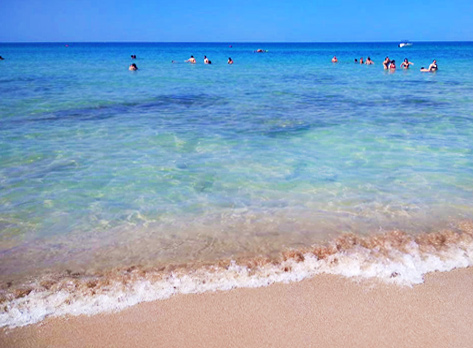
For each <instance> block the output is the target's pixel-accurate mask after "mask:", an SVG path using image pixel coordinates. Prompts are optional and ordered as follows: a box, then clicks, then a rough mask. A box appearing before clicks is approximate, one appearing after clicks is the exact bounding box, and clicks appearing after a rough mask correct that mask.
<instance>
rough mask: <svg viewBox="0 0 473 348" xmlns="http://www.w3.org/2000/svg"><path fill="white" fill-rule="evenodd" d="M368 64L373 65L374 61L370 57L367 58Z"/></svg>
mask: <svg viewBox="0 0 473 348" xmlns="http://www.w3.org/2000/svg"><path fill="white" fill-rule="evenodd" d="M365 64H366V65H373V64H374V62H373V61H372V60H371V58H370V57H368V58H366V62H365Z"/></svg>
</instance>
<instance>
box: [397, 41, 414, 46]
mask: <svg viewBox="0 0 473 348" xmlns="http://www.w3.org/2000/svg"><path fill="white" fill-rule="evenodd" d="M398 46H399V47H400V48H403V47H407V46H412V42H409V41H403V42H401V43H400V44H399V45H398Z"/></svg>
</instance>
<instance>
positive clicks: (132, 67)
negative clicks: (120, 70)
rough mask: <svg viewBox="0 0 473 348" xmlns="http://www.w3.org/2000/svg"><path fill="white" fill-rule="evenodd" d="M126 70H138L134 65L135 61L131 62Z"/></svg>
mask: <svg viewBox="0 0 473 348" xmlns="http://www.w3.org/2000/svg"><path fill="white" fill-rule="evenodd" d="M128 70H130V71H135V70H138V67H137V66H136V64H135V63H133V64H131V65H130V66H129V67H128Z"/></svg>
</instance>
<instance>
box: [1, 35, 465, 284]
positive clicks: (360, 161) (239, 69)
mask: <svg viewBox="0 0 473 348" xmlns="http://www.w3.org/2000/svg"><path fill="white" fill-rule="evenodd" d="M232 45H233V47H229V44H228V43H222V44H183V43H182V44H155V43H153V44H151V43H150V44H136V43H133V44H132V43H130V44H85V43H83V44H69V47H65V45H64V44H0V55H2V56H3V57H5V60H4V61H0V95H1V99H0V151H1V152H0V153H1V156H0V279H1V280H2V281H6V280H10V279H13V278H14V277H15V276H24V275H30V274H35V275H38V274H40V273H42V272H48V271H50V270H55V269H61V268H69V269H70V268H71V267H76V268H79V269H82V270H88V269H101V268H107V267H114V266H117V265H127V264H151V265H155V264H168V263H180V262H189V261H211V260H216V259H220V258H229V257H230V258H234V257H239V256H244V255H258V254H264V255H271V254H273V253H277V252H279V251H280V250H282V249H284V248H288V247H297V246H302V245H308V244H311V243H314V242H317V241H320V240H325V239H328V238H331V237H332V236H334V235H337V234H339V233H343V232H354V233H359V234H372V233H378V232H380V231H389V230H393V229H401V230H404V231H407V232H408V233H412V234H415V233H419V232H426V231H436V230H440V229H442V228H444V227H448V226H449V225H450V224H452V223H455V222H457V221H461V220H465V219H472V218H473V70H472V69H471V62H472V59H473V43H415V44H414V46H412V47H409V48H403V49H399V48H397V44H395V43H382V44H374V43H369V44H368V43H366V44H363V43H360V44H241V43H239V44H232ZM258 48H263V49H267V50H268V52H267V53H264V54H256V53H253V51H254V50H256V49H258ZM131 54H136V55H137V56H138V59H137V60H133V61H132V60H131V59H130V55H131ZM191 54H192V55H194V56H195V57H196V58H197V61H198V64H196V65H189V64H186V63H184V60H185V59H187V58H188V57H189V56H190V55H191ZM204 54H205V55H207V56H208V57H209V58H210V59H211V60H212V63H213V64H212V65H210V66H206V65H204V64H203V55H204ZM333 55H337V57H338V58H339V63H338V64H332V63H331V62H330V60H331V58H332V56H333ZM386 55H388V56H389V57H390V58H391V59H395V60H396V62H397V65H398V66H399V64H400V63H401V61H402V60H403V59H404V57H408V58H409V60H410V61H412V62H414V63H415V65H414V67H412V68H411V69H409V70H407V71H403V70H401V69H399V68H398V69H397V71H395V72H394V73H390V72H387V71H384V70H383V68H382V64H381V62H382V60H383V59H384V57H385V56H386ZM362 56H363V57H365V58H366V57H367V56H370V57H371V58H372V60H373V61H374V62H375V65H373V66H360V65H359V64H355V63H354V62H353V60H354V58H360V57H362ZM228 57H232V58H233V60H234V62H235V63H234V64H233V65H232V66H229V65H227V64H226V61H227V59H228ZM434 58H435V59H437V61H438V65H439V71H438V72H437V73H421V72H420V71H419V69H420V67H421V66H428V65H429V64H430V63H431V61H432V59H434ZM172 60H175V61H177V63H174V64H173V63H171V61H172ZM132 62H135V63H136V64H137V65H138V67H139V70H138V71H136V72H130V71H128V65H129V64H131V63H132Z"/></svg>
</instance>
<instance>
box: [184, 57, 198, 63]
mask: <svg viewBox="0 0 473 348" xmlns="http://www.w3.org/2000/svg"><path fill="white" fill-rule="evenodd" d="M185 62H186V63H191V64H195V63H196V62H195V58H194V56H191V57H190V58H189V59H188V60H186V61H185Z"/></svg>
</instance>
